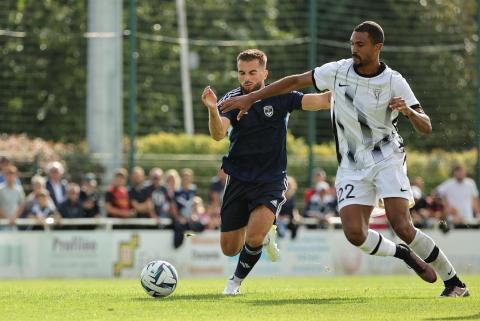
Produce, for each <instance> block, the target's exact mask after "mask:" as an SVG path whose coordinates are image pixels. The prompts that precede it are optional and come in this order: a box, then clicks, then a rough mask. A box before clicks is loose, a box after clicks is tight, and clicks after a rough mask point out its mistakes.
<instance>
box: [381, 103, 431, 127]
mask: <svg viewBox="0 0 480 321" xmlns="http://www.w3.org/2000/svg"><path fill="white" fill-rule="evenodd" d="M390 108H391V109H392V110H398V111H399V112H401V113H402V114H403V115H404V116H406V117H408V119H409V120H410V123H412V126H413V128H415V130H416V131H417V132H419V133H422V134H430V133H431V132H432V123H431V121H430V117H428V115H427V114H425V112H424V111H423V109H422V108H421V107H419V108H416V109H413V108H411V107H409V106H407V104H406V102H405V100H404V99H403V98H402V97H394V98H393V99H392V100H391V101H390Z"/></svg>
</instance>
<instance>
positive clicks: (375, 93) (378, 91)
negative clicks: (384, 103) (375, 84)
mask: <svg viewBox="0 0 480 321" xmlns="http://www.w3.org/2000/svg"><path fill="white" fill-rule="evenodd" d="M381 93H382V89H381V88H375V89H374V90H373V95H374V96H375V99H376V100H378V99H379V98H380V94H381Z"/></svg>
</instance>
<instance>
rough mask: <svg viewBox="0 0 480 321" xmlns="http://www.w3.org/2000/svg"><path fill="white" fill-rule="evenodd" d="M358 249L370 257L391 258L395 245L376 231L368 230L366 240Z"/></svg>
mask: <svg viewBox="0 0 480 321" xmlns="http://www.w3.org/2000/svg"><path fill="white" fill-rule="evenodd" d="M358 248H359V249H361V250H362V251H363V252H365V253H367V254H370V255H377V256H393V255H394V254H395V251H396V248H397V245H396V244H395V243H393V242H392V241H390V240H389V239H387V238H385V237H383V236H382V235H381V234H379V233H378V232H377V231H374V230H370V229H369V230H368V235H367V239H366V240H365V242H363V244H362V245H360V246H359V247H358Z"/></svg>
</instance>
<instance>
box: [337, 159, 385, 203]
mask: <svg viewBox="0 0 480 321" xmlns="http://www.w3.org/2000/svg"><path fill="white" fill-rule="evenodd" d="M335 189H336V191H337V204H338V211H339V212H341V210H342V209H343V208H344V207H346V206H349V205H365V206H375V205H376V204H377V190H376V188H375V184H374V183H373V177H371V174H370V171H357V170H350V169H344V168H339V170H338V172H337V177H336V180H335Z"/></svg>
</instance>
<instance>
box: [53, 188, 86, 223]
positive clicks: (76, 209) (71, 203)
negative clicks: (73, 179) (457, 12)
mask: <svg viewBox="0 0 480 321" xmlns="http://www.w3.org/2000/svg"><path fill="white" fill-rule="evenodd" d="M58 211H59V212H60V215H61V216H62V218H84V217H85V212H84V210H83V205H82V202H81V201H80V186H78V184H76V183H70V184H68V186H67V199H66V200H65V201H63V202H62V203H60V206H59V207H58Z"/></svg>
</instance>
